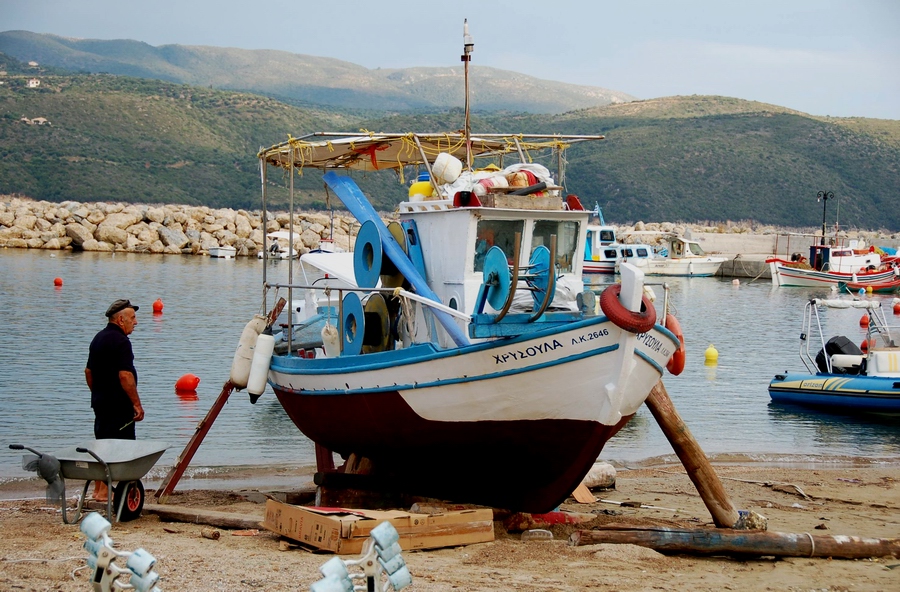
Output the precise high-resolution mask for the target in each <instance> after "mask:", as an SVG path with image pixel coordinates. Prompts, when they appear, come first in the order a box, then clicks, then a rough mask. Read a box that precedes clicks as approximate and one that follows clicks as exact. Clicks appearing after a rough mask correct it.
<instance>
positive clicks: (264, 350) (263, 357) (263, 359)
mask: <svg viewBox="0 0 900 592" xmlns="http://www.w3.org/2000/svg"><path fill="white" fill-rule="evenodd" d="M274 351H275V338H274V337H273V336H271V335H269V334H268V333H263V334H262V335H260V336H259V338H258V339H257V340H256V349H255V350H254V351H253V363H252V364H251V365H250V378H249V379H248V380H247V392H248V393H250V394H251V395H261V394H263V391H265V390H266V384H267V382H268V379H269V364H270V363H271V362H272V353H273V352H274Z"/></svg>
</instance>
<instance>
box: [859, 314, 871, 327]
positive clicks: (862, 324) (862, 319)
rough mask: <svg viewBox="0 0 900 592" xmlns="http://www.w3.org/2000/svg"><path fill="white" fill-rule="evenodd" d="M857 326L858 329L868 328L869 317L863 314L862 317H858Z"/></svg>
mask: <svg viewBox="0 0 900 592" xmlns="http://www.w3.org/2000/svg"><path fill="white" fill-rule="evenodd" d="M859 326H860V327H868V326H869V315H867V314H864V315H863V316H862V317H860V319H859Z"/></svg>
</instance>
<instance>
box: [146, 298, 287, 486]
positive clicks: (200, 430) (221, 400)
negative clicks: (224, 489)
mask: <svg viewBox="0 0 900 592" xmlns="http://www.w3.org/2000/svg"><path fill="white" fill-rule="evenodd" d="M286 304H287V300H285V299H284V298H279V299H278V301H277V302H276V303H275V306H273V307H272V310H270V311H269V314H268V315H267V317H266V321H267V324H268V326H269V327H271V326H272V324H273V323H274V322H275V320H276V319H277V318H278V315H280V314H281V311H282V310H284V307H285V305H286ZM232 391H234V384H233V383H232V382H231V380H230V379H229V380H227V381H225V384H224V385H222V392H220V393H219V396H218V397H216V401H215V403H213V406H212V407H210V408H209V411H207V412H206V417H204V418H203V420H202V421H200V423H198V424H197V429H196V430H194V435H193V436H191V439H190V441H189V442H188V444H187V446H185V447H184V450H182V451H181V454H179V455H178V458H177V459H175V464H174V465H172V468H171V469H170V470H169V473H168V474H167V475H166V478H165V479H163V482H162V484H161V485H160V486H159V489H157V490H156V496H155V497H156V500H157V501H158V502H160V503H165V501H166V497H167V496H168V495H169V494H170V493H172V491H173V490H174V489H175V485H177V484H178V481H179V480H180V479H181V476H182V475H183V474H184V470H185V469H186V468H187V466H188V465H189V464H190V463H191V459H192V458H194V454H195V453H196V452H197V449H198V448H200V444H201V443H202V442H203V438H205V437H206V434H207V433H209V430H210V428H211V427H212V424H213V422H214V421H216V418H217V417H218V416H219V413H220V412H221V411H222V407H224V406H225V403H227V402H228V397H230V396H231V393H232Z"/></svg>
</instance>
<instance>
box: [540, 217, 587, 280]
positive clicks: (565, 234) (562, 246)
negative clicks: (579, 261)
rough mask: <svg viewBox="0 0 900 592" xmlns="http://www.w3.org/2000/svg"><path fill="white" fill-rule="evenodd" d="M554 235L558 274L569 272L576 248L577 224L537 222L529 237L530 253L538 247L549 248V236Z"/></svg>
mask: <svg viewBox="0 0 900 592" xmlns="http://www.w3.org/2000/svg"><path fill="white" fill-rule="evenodd" d="M552 234H555V235H556V264H557V266H558V268H559V269H558V270H559V271H560V272H571V271H572V268H573V265H574V261H575V253H576V250H577V248H578V244H577V243H578V222H573V221H560V220H537V221H535V223H534V231H533V233H532V235H531V249H530V250H529V256H530V252H531V251H533V250H534V249H535V247H538V246H541V245H543V246H545V247H547V248H548V249H549V248H550V235H552Z"/></svg>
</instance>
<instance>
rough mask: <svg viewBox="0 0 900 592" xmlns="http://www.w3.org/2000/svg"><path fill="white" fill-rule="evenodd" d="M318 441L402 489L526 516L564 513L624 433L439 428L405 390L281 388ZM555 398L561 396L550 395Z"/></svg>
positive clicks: (517, 426)
mask: <svg viewBox="0 0 900 592" xmlns="http://www.w3.org/2000/svg"><path fill="white" fill-rule="evenodd" d="M275 394H276V395H277V396H278V400H279V401H280V402H281V405H282V406H283V407H284V409H285V411H287V413H288V415H289V416H290V418H291V419H292V420H293V422H294V424H295V425H296V426H297V427H298V428H299V429H300V431H302V432H303V433H304V434H305V435H306V436H307V437H308V438H309V439H310V440H312V441H313V442H315V443H316V444H319V445H321V446H324V447H325V448H328V449H329V450H332V451H334V452H337V453H338V454H340V455H341V456H343V457H347V456H348V455H349V454H351V453H355V454H357V455H359V456H364V457H366V458H369V459H371V460H372V462H373V466H374V467H375V471H376V474H377V476H378V477H379V478H380V479H379V480H380V481H382V482H384V481H385V480H387V481H389V482H391V483H392V484H393V485H395V486H396V488H397V491H401V492H403V493H408V494H411V495H420V496H427V497H434V498H438V499H442V500H447V501H452V502H456V503H474V504H482V505H486V506H491V507H494V508H504V509H508V510H515V511H524V512H535V513H537V512H548V511H551V510H553V509H554V508H556V507H557V506H558V505H559V504H560V503H562V502H563V501H564V500H565V499H566V497H568V496H569V495H570V494H571V493H572V491H574V490H575V488H576V487H577V486H578V484H579V483H581V480H582V479H583V478H584V476H585V475H586V474H587V472H588V471H589V470H590V468H591V466H593V464H594V462H596V460H597V457H598V456H599V455H600V452H601V451H602V450H603V446H604V445H605V444H606V442H607V440H609V439H610V438H611V437H612V436H613V435H615V433H616V432H618V431H619V430H620V429H621V428H622V426H624V425H625V424H626V423H627V422H628V420H629V419H630V417H631V416H628V417H625V418H623V419H622V421H620V422H619V423H618V424H617V425H615V426H605V425H602V424H600V423H598V422H591V421H581V420H567V419H545V420H533V421H505V422H500V421H479V422H438V421H429V420H426V419H423V418H422V417H420V416H418V415H417V414H416V413H414V412H413V410H412V409H411V408H410V407H409V405H407V404H406V402H405V401H404V400H403V398H402V397H401V396H400V395H399V394H398V393H397V392H396V391H394V392H382V393H375V394H358V395H303V394H292V393H285V392H283V391H279V390H278V389H276V390H275ZM550 396H552V395H550Z"/></svg>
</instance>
